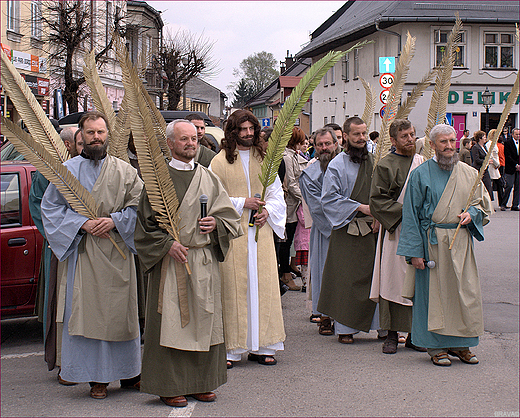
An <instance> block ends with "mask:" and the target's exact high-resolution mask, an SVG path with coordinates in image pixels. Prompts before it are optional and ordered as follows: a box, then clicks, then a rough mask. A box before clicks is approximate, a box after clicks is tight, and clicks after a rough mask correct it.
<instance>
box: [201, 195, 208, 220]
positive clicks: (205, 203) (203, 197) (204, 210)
mask: <svg viewBox="0 0 520 418" xmlns="http://www.w3.org/2000/svg"><path fill="white" fill-rule="evenodd" d="M199 202H200V219H202V218H205V217H206V216H208V196H206V195H205V194H201V195H200V197H199Z"/></svg>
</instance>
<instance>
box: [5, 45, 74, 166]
mask: <svg viewBox="0 0 520 418" xmlns="http://www.w3.org/2000/svg"><path fill="white" fill-rule="evenodd" d="M1 56H2V78H1V80H2V87H3V88H4V89H5V91H6V93H7V95H8V96H9V98H10V99H11V101H12V102H13V104H14V107H15V108H16V111H17V112H18V113H19V114H20V116H21V117H22V120H23V122H24V123H25V125H26V126H27V128H28V129H29V132H30V133H31V135H32V137H33V138H34V139H35V140H36V141H37V142H39V143H40V144H41V145H43V146H44V147H45V149H47V151H48V152H49V153H50V154H51V155H52V156H53V157H55V158H56V159H57V160H58V161H61V162H65V161H67V160H68V159H69V158H70V155H69V152H68V151H67V148H66V147H65V144H64V143H63V141H62V139H61V138H60V136H59V135H58V132H56V129H54V126H52V123H51V121H50V120H49V118H48V117H47V115H46V114H45V112H44V111H43V109H42V108H41V106H40V104H39V103H38V101H37V100H36V97H34V94H33V93H32V92H31V89H30V88H29V86H27V84H26V83H25V80H24V79H23V78H22V76H21V75H20V73H19V72H18V71H17V70H16V68H15V67H14V65H13V64H12V63H11V61H10V60H9V58H8V57H7V55H6V54H5V52H4V51H3V50H2V51H1Z"/></svg>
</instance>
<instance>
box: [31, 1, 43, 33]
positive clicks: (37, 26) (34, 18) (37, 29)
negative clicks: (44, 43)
mask: <svg viewBox="0 0 520 418" xmlns="http://www.w3.org/2000/svg"><path fill="white" fill-rule="evenodd" d="M31 36H32V37H33V38H36V39H41V37H42V3H41V1H40V0H32V1H31Z"/></svg>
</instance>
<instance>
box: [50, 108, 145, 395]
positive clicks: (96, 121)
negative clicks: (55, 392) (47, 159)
mask: <svg viewBox="0 0 520 418" xmlns="http://www.w3.org/2000/svg"><path fill="white" fill-rule="evenodd" d="M107 126H108V124H107V121H106V117H105V116H104V115H103V114H101V113H99V112H88V113H86V114H85V115H84V116H83V117H82V119H81V120H80V123H79V127H80V129H81V130H82V137H83V141H84V150H83V152H82V153H81V155H79V156H77V157H74V158H72V159H70V160H68V161H66V162H65V163H64V165H65V166H66V167H67V169H68V170H69V171H70V172H71V173H72V174H73V175H74V176H75V177H76V178H77V179H78V180H79V182H80V183H81V184H82V185H83V186H84V187H85V188H86V189H87V190H88V191H90V193H91V195H92V197H93V198H94V200H95V202H96V204H97V206H98V218H96V219H88V218H87V217H86V216H84V215H81V214H79V213H77V212H76V211H74V210H72V209H71V207H70V205H69V204H68V203H67V201H66V200H65V198H64V197H63V196H62V195H61V193H60V192H59V191H58V190H57V188H56V187H55V186H54V185H52V184H51V185H49V187H47V191H46V192H45V194H44V196H43V200H42V203H41V210H42V219H43V226H44V228H45V235H46V237H47V240H48V241H49V244H50V246H51V249H52V251H53V252H54V254H55V255H56V257H57V258H58V260H59V261H60V266H59V269H58V305H57V318H56V320H57V322H59V323H62V324H63V333H62V340H61V372H60V376H61V377H62V378H63V379H64V380H66V381H69V382H89V383H90V386H91V390H90V396H91V397H93V398H95V399H103V398H105V397H106V396H107V387H108V384H109V383H110V382H112V381H114V380H121V385H122V386H126V387H132V386H134V385H136V384H138V382H139V379H140V377H139V374H140V370H141V346H140V336H139V324H138V317H137V284H136V274H135V264H134V258H133V256H132V253H135V249H134V240H133V238H134V228H135V220H136V208H137V204H138V202H139V197H140V195H141V190H142V181H141V180H140V179H139V176H138V175H137V171H136V170H135V169H134V168H133V167H132V166H130V164H127V163H125V162H124V161H122V160H119V159H118V158H115V157H112V156H110V155H107V152H106V149H107V146H108V128H107ZM109 237H112V239H113V240H115V242H116V243H117V245H118V246H119V247H120V250H121V251H122V253H123V254H124V256H125V257H123V255H122V254H120V253H119V252H118V251H117V249H116V248H115V246H114V244H113V243H112V242H111V241H110V240H109V239H108V238H109ZM60 272H62V273H61V274H60Z"/></svg>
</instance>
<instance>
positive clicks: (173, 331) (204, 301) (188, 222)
mask: <svg viewBox="0 0 520 418" xmlns="http://www.w3.org/2000/svg"><path fill="white" fill-rule="evenodd" d="M166 135H167V143H168V146H169V148H170V150H171V154H172V160H171V162H170V165H169V167H168V169H169V172H170V177H171V180H172V182H173V185H174V187H175V193H176V195H177V199H178V201H179V225H178V232H179V241H175V240H174V238H173V237H172V236H171V235H170V234H168V232H166V230H165V229H163V228H161V226H160V225H159V223H158V221H157V218H156V213H155V212H154V210H153V209H152V206H151V204H150V200H149V196H150V195H151V193H152V191H150V190H146V189H145V191H144V192H143V195H142V197H141V201H140V203H139V208H138V219H137V226H136V232H135V245H136V248H137V251H138V254H139V258H140V260H141V263H142V265H143V267H144V269H145V271H147V272H149V273H150V276H149V279H148V292H147V306H146V324H145V329H146V334H145V339H144V354H143V370H142V380H141V391H143V392H147V393H152V394H155V395H159V396H160V398H161V400H162V401H163V402H164V403H165V404H167V405H169V406H175V407H183V406H186V405H187V404H188V402H187V399H186V396H192V397H193V398H195V399H197V400H200V401H203V402H211V401H214V400H215V399H216V395H215V394H214V393H213V392H212V391H213V390H214V389H216V388H217V387H218V386H220V385H222V384H224V383H225V382H226V380H227V375H226V373H227V370H226V349H225V345H224V330H223V321H222V303H221V283H220V276H219V262H220V261H223V259H224V256H225V255H226V252H227V249H228V248H229V241H230V240H231V239H232V238H234V237H237V236H238V235H240V234H241V231H240V224H239V219H240V216H239V215H238V213H237V212H236V210H235V208H234V207H233V205H232V203H231V201H230V199H229V197H228V195H227V193H226V191H225V190H224V188H223V186H222V184H221V183H220V181H219V180H218V178H217V177H216V176H215V175H214V174H213V173H211V172H210V171H209V170H207V169H206V168H204V167H202V166H201V165H200V164H197V163H195V161H194V157H195V154H196V152H197V148H198V147H199V145H198V143H197V131H196V128H195V126H194V125H193V124H192V123H191V122H189V121H187V120H182V119H179V120H176V121H174V122H172V123H170V124H169V125H168V127H167V129H166ZM153 192H155V191H153ZM203 194H204V195H206V197H207V203H206V205H207V216H204V217H202V218H200V215H201V213H200V211H199V210H198V209H199V208H200V203H199V199H200V196H201V195H203ZM185 263H188V265H189V267H190V268H191V274H188V273H187V269H186V268H185Z"/></svg>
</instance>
